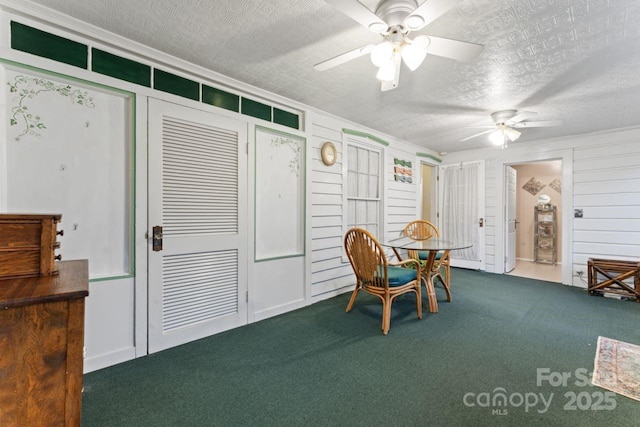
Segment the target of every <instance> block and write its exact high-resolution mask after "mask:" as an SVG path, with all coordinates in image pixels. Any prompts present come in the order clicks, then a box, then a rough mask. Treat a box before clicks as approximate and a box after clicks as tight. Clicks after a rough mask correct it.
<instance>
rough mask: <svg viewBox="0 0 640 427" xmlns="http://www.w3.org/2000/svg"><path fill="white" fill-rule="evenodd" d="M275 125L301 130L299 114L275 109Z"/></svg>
mask: <svg viewBox="0 0 640 427" xmlns="http://www.w3.org/2000/svg"><path fill="white" fill-rule="evenodd" d="M273 123H278V124H279V125H283V126H288V127H290V128H294V129H300V117H299V116H298V115H297V114H294V113H290V112H288V111H284V110H281V109H279V108H275V107H273Z"/></svg>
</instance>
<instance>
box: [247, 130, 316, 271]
mask: <svg viewBox="0 0 640 427" xmlns="http://www.w3.org/2000/svg"><path fill="white" fill-rule="evenodd" d="M258 129H262V130H264V131H267V132H270V133H275V134H278V135H282V136H285V137H291V138H296V139H301V140H302V153H301V157H302V166H304V173H303V176H302V182H303V194H302V252H301V253H297V254H291V255H283V256H278V257H272V258H260V259H258V256H257V254H256V243H255V242H256V240H257V235H256V227H255V226H254V227H253V261H254V262H264V261H273V260H278V259H287V258H298V257H304V256H306V248H307V138H305V137H304V136H301V135H295V134H292V133H287V132H282V131H279V130H275V129H270V128H267V127H264V126H258V125H256V126H255V127H254V129H253V132H254V134H253V135H254V136H253V141H254V143H255V145H256V146H257V144H258V143H257V141H258V138H257V135H258ZM257 153H258V150H257V147H256V149H254V150H253V164H254V167H255V165H256V163H257V161H258V159H257ZM254 170H255V169H254ZM257 178H258V177H257V174H256V173H254V174H253V224H254V225H255V224H256V215H257V212H256V209H255V208H256V197H257V191H256V180H257Z"/></svg>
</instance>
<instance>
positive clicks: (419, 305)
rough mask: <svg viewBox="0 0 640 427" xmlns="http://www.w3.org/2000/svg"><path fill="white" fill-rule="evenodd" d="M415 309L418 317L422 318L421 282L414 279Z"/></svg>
mask: <svg viewBox="0 0 640 427" xmlns="http://www.w3.org/2000/svg"><path fill="white" fill-rule="evenodd" d="M416 310H418V319H422V284H421V283H420V281H418V280H416Z"/></svg>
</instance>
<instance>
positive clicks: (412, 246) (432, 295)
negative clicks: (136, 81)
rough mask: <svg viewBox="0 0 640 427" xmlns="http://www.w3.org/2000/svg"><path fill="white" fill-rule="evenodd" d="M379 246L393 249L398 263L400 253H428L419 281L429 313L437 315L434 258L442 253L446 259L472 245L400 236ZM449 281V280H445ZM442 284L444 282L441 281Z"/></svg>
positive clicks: (433, 238) (453, 240) (453, 241)
mask: <svg viewBox="0 0 640 427" xmlns="http://www.w3.org/2000/svg"><path fill="white" fill-rule="evenodd" d="M380 244H381V245H382V246H384V247H388V248H391V249H393V252H394V253H395V254H396V257H397V258H398V261H402V255H401V251H427V252H429V256H428V257H427V259H426V260H423V261H425V264H424V267H423V271H424V274H423V275H422V278H421V280H423V281H424V283H425V288H426V289H427V298H428V300H429V312H431V313H437V312H438V301H437V299H436V291H435V288H434V286H433V276H434V274H432V273H433V267H434V264H435V262H436V257H437V254H438V252H440V251H443V252H444V253H443V255H442V257H446V256H447V254H448V253H449V252H450V251H453V250H457V249H466V248H470V247H471V246H473V243H472V242H470V241H466V240H462V239H450V238H447V237H446V236H444V237H432V238H430V239H425V240H416V239H412V238H411V237H407V236H401V237H396V238H393V239H388V240H384V241H382V242H380ZM447 280H450V278H447ZM443 283H444V281H443Z"/></svg>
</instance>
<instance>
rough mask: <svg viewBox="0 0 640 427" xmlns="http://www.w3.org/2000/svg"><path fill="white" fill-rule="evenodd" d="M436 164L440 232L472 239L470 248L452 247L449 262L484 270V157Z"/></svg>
mask: <svg viewBox="0 0 640 427" xmlns="http://www.w3.org/2000/svg"><path fill="white" fill-rule="evenodd" d="M439 168H440V170H439V181H438V182H439V191H438V194H439V200H440V203H439V206H440V209H439V214H438V216H439V218H438V219H439V224H440V225H439V229H440V235H441V236H442V237H444V238H447V239H452V240H454V241H463V242H471V243H473V246H471V247H470V248H467V249H462V250H456V251H451V265H452V266H454V267H462V268H471V269H476V270H484V269H485V237H484V236H485V218H484V215H485V214H484V207H485V203H484V189H485V182H484V161H475V162H468V163H457V164H454V165H444V166H440V167H439Z"/></svg>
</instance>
